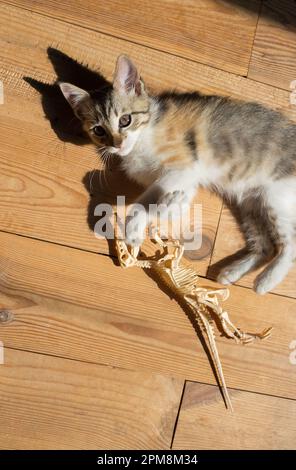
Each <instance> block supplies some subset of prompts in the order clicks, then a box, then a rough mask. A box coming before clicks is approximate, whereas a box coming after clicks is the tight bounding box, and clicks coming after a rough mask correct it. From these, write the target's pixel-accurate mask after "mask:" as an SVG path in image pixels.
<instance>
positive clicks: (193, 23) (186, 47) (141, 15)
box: [8, 0, 260, 75]
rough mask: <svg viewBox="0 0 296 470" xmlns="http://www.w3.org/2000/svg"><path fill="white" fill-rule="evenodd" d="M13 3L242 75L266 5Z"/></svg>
mask: <svg viewBox="0 0 296 470" xmlns="http://www.w3.org/2000/svg"><path fill="white" fill-rule="evenodd" d="M8 3H11V4H14V5H17V6H20V7H23V8H27V9H29V10H33V11H35V12H38V13H42V14H44V15H47V16H51V17H54V18H58V19H60V20H63V21H66V22H69V23H74V24H76V25H79V26H83V27H86V28H91V29H94V30H95V31H100V32H102V33H105V34H110V35H111V36H115V37H119V38H121V39H124V40H127V41H131V42H135V43H138V44H143V45H145V46H148V47H151V48H153V49H157V50H162V51H166V52H169V53H171V54H174V55H176V56H181V57H185V58H187V59H191V60H194V61H197V62H202V63H204V64H207V65H210V66H213V67H217V68H219V69H222V70H226V71H229V72H233V73H236V74H240V75H246V74H247V71H248V64H249V60H250V55H251V50H252V44H253V38H254V34H255V29H256V23H257V18H258V11H259V5H260V1H259V0H253V1H252V2H248V1H247V0H239V1H236V2H235V3H228V2H221V1H219V0H203V1H199V2H196V1H192V0H183V1H182V2H180V1H178V0H162V1H161V2H159V1H158V0H135V1H133V4H132V6H131V4H130V3H129V2H123V1H122V0H109V1H108V2H104V1H99V2H98V1H97V0H87V2H86V1H84V0H70V1H69V0H68V1H67V2H58V1H56V0H50V1H45V0H38V2H32V1H31V0H9V2H8ZM250 3H251V4H250ZM221 38H223V40H221Z"/></svg>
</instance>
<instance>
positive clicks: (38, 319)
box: [0, 233, 296, 398]
mask: <svg viewBox="0 0 296 470" xmlns="http://www.w3.org/2000/svg"><path fill="white" fill-rule="evenodd" d="M0 244H1V253H0V272H1V278H0V283H1V294H0V302H1V308H2V309H4V310H7V311H8V312H10V313H9V315H8V316H7V320H11V321H7V322H5V321H2V323H0V338H1V340H2V341H3V342H4V345H5V346H6V347H11V348H16V349H23V350H28V351H34V352H39V353H44V354H49V355H56V356H61V357H66V358H72V359H77V360H81V361H88V362H94V363H99V364H106V365H112V366H117V367H123V368H127V369H137V370H143V369H145V370H147V371H148V370H150V371H153V372H157V373H160V374H167V375H170V376H175V377H180V378H182V379H184V378H185V379H189V380H195V381H202V382H207V383H215V379H214V376H213V373H212V370H211V367H210V365H209V362H208V358H207V356H206V354H205V352H204V349H203V346H202V345H201V343H200V341H199V339H198V338H197V336H196V333H195V331H194V328H193V326H192V324H191V323H190V321H189V320H188V318H187V316H186V314H185V312H184V311H183V310H182V309H181V307H180V306H179V305H178V304H177V303H176V301H175V300H172V299H170V298H169V296H168V295H167V294H166V293H165V292H163V291H162V290H161V289H160V288H159V286H158V285H157V284H156V283H155V281H154V280H153V279H152V278H150V277H148V276H147V274H146V273H145V272H143V271H141V270H140V269H138V268H134V269H127V270H122V269H121V268H119V267H117V266H115V265H114V264H113V262H112V260H111V259H110V258H109V257H106V256H102V255H95V254H94V253H87V252H83V251H79V250H73V249H71V248H66V247H62V246H58V245H53V244H49V243H45V242H40V241H36V240H32V239H28V238H25V237H19V236H17V235H10V234H4V233H2V234H0ZM201 284H202V285H211V286H214V285H215V284H214V283H211V282H210V281H205V280H202V282H201ZM225 308H226V309H227V311H228V312H229V314H230V316H231V318H232V320H233V322H234V323H236V324H237V325H239V326H240V327H241V328H242V329H244V330H246V331H258V330H261V329H264V328H266V327H268V326H274V332H273V336H272V337H271V338H270V339H268V340H266V341H263V342H256V343H254V344H252V345H248V346H239V345H237V344H235V343H234V342H233V341H231V340H229V339H227V338H220V337H219V334H217V336H218V338H217V343H218V349H219V351H220V355H221V361H222V364H223V368H224V373H225V378H226V381H227V383H228V385H229V386H231V387H234V388H241V389H246V390H251V391H259V392H261V393H267V394H274V395H280V396H284V397H289V398H296V395H295V390H296V375H295V370H294V369H295V366H293V365H292V364H291V363H290V362H289V355H290V349H289V345H290V344H291V342H292V341H293V340H294V339H295V313H296V301H295V300H294V299H287V298H281V297H276V296H274V295H267V296H265V297H258V296H256V295H255V294H254V293H253V292H252V291H251V290H249V289H245V288H241V287H233V288H231V295H230V299H229V300H228V301H227V302H226V303H225Z"/></svg>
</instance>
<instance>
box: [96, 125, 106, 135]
mask: <svg viewBox="0 0 296 470" xmlns="http://www.w3.org/2000/svg"><path fill="white" fill-rule="evenodd" d="M93 131H94V133H95V134H96V135H97V136H98V137H103V136H104V135H106V131H105V129H104V128H103V127H102V126H95V127H93Z"/></svg>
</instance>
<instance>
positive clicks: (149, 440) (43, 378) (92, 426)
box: [0, 348, 183, 450]
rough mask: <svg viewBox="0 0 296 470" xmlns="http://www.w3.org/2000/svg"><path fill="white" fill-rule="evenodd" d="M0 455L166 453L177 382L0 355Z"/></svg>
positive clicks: (42, 358) (41, 358)
mask: <svg viewBox="0 0 296 470" xmlns="http://www.w3.org/2000/svg"><path fill="white" fill-rule="evenodd" d="M0 373H1V381H0V391H1V403H0V413H1V428H0V449H32V450H34V449H131V448H132V449H167V448H169V446H170V443H171V437H172V433H173V428H174V422H175V419H176V415H177V412H178V403H179V400H180V397H181V393H182V389H183V383H182V381H180V380H175V379H170V378H167V377H162V376H160V375H149V374H147V373H144V372H131V371H126V370H122V369H116V368H112V367H107V366H99V365H92V364H85V363H82V362H77V361H69V360H66V359H60V358H54V357H48V356H43V355H40V354H32V353H28V352H23V351H14V350H11V349H9V348H5V364H4V365H1V366H0Z"/></svg>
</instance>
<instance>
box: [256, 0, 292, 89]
mask: <svg viewBox="0 0 296 470" xmlns="http://www.w3.org/2000/svg"><path fill="white" fill-rule="evenodd" d="M295 36H296V5H295V2H291V1H290V0H267V1H264V2H263V8H262V11H261V15H260V18H259V22H258V27H257V30H256V35H255V41H254V47H253V50H252V55H251V61H250V68H249V73H248V77H249V78H252V79H254V80H257V81H260V82H263V83H268V84H269V85H273V86H276V87H279V88H283V89H285V90H289V89H290V83H291V82H292V81H293V80H295V79H296V43H295Z"/></svg>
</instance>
